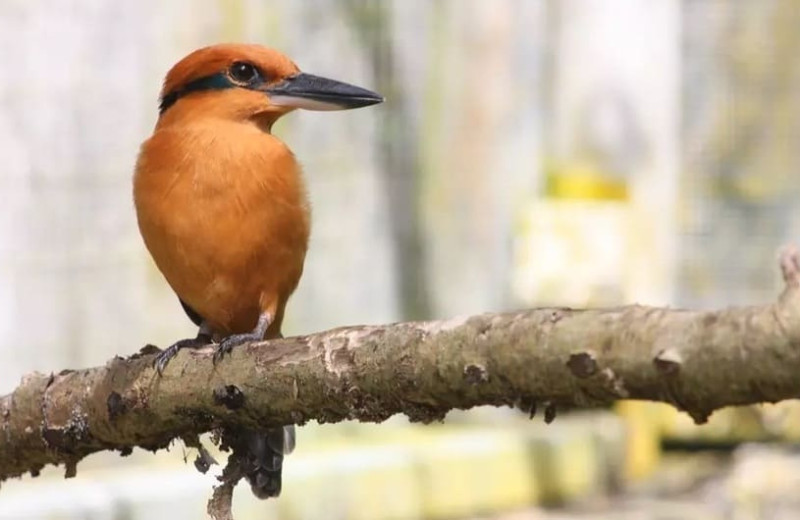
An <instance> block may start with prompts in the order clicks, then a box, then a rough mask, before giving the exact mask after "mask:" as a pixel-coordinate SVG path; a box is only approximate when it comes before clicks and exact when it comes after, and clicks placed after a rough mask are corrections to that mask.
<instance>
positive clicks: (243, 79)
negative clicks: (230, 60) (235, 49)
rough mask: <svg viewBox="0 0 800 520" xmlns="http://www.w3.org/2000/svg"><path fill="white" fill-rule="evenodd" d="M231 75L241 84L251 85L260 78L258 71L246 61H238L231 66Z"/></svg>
mask: <svg viewBox="0 0 800 520" xmlns="http://www.w3.org/2000/svg"><path fill="white" fill-rule="evenodd" d="M229 74H230V76H231V78H233V80H234V81H238V82H240V83H250V82H251V81H253V80H254V79H256V78H257V77H258V76H259V73H258V69H256V68H255V67H254V66H253V65H252V64H250V63H247V62H244V61H237V62H236V63H234V64H233V65H231V68H230V71H229Z"/></svg>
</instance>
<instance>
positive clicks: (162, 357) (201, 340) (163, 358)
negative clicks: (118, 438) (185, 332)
mask: <svg viewBox="0 0 800 520" xmlns="http://www.w3.org/2000/svg"><path fill="white" fill-rule="evenodd" d="M210 341H211V338H210V337H208V336H206V335H203V334H199V335H198V336H197V337H196V338H188V339H182V340H180V341H176V342H175V343H173V344H172V345H170V346H169V347H167V348H165V349H164V350H162V351H161V352H159V353H158V354H156V357H155V359H154V360H153V367H155V369H156V372H158V375H159V376H160V375H161V374H162V373H163V372H164V369H165V368H167V365H168V364H169V362H170V361H171V360H172V358H174V357H175V355H176V354H177V353H178V351H180V350H181V349H184V348H198V347H202V346H205V345H207V344H208V343H209V342H210Z"/></svg>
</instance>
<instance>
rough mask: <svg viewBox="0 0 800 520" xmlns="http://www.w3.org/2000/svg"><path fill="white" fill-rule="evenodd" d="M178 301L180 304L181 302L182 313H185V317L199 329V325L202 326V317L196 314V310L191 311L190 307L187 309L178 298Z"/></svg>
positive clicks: (183, 302) (184, 303)
mask: <svg viewBox="0 0 800 520" xmlns="http://www.w3.org/2000/svg"><path fill="white" fill-rule="evenodd" d="M178 301H180V302H181V307H183V310H184V312H185V313H186V315H187V316H189V319H190V320H192V323H194V324H195V325H197V326H198V327H199V326H200V325H202V324H203V317H202V316H200V315H199V314H198V313H197V311H196V310H194V309H192V308H191V307H189V306H188V305H187V304H186V302H185V301H183V300H181V299H180V298H178Z"/></svg>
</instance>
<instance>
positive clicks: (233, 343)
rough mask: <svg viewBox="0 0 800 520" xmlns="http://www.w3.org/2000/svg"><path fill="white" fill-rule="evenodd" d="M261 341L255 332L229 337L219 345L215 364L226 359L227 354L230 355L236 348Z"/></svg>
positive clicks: (215, 355) (215, 353)
mask: <svg viewBox="0 0 800 520" xmlns="http://www.w3.org/2000/svg"><path fill="white" fill-rule="evenodd" d="M261 339H263V338H262V337H261V336H260V335H259V334H256V333H253V332H247V333H245V334H233V335H231V336H228V337H227V338H225V339H223V340H222V341H221V342H220V343H219V346H218V347H217V350H216V351H215V352H214V364H215V365H216V364H217V362H218V361H219V360H221V359H222V358H223V357H225V354H230V353H231V351H232V350H233V348H234V347H238V346H239V345H244V344H245V343H250V342H251V341H260V340H261Z"/></svg>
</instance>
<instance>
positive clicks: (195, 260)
mask: <svg viewBox="0 0 800 520" xmlns="http://www.w3.org/2000/svg"><path fill="white" fill-rule="evenodd" d="M231 126H232V127H229V128H224V125H215V127H214V128H207V127H205V126H202V125H200V126H197V127H193V128H182V129H165V130H159V131H157V132H156V133H155V134H154V135H153V137H152V138H151V139H150V140H148V141H146V142H145V143H144V144H143V146H142V150H141V153H140V156H139V161H138V163H137V169H136V175H135V178H134V201H135V204H136V210H137V216H138V221H139V228H140V230H141V233H142V236H143V238H144V240H145V243H146V245H147V248H148V250H149V251H150V253H151V254H152V256H153V259H154V260H155V262H156V265H157V266H158V268H159V269H160V270H161V272H162V273H163V274H164V276H165V277H166V279H167V281H168V282H169V284H170V285H171V286H172V288H173V289H174V290H175V292H176V293H177V294H178V296H179V297H180V298H181V299H182V300H183V301H185V302H186V303H187V304H188V305H189V306H190V307H192V308H193V309H194V310H195V311H197V312H198V313H199V314H200V315H201V316H202V317H203V318H204V319H206V320H208V321H209V322H210V324H211V325H212V327H214V328H215V329H216V330H218V331H221V332H240V331H245V330H249V329H250V328H252V326H253V325H254V324H255V321H256V320H257V317H258V314H259V313H260V312H263V311H265V310H268V309H265V308H264V307H265V306H273V307H274V306H275V305H280V306H282V305H283V304H285V301H286V299H288V297H289V295H290V294H291V293H292V292H293V291H294V289H295V287H296V286H297V283H298V281H299V279H300V275H301V274H302V269H303V261H304V259H305V253H306V249H307V246H308V236H309V210H308V201H307V197H306V193H305V188H304V185H303V181H302V177H301V174H300V171H299V167H298V165H297V163H296V161H295V159H294V156H293V154H292V153H291V151H289V149H288V148H287V147H286V146H285V145H284V144H283V143H281V142H280V141H279V140H278V139H277V138H275V137H273V136H271V135H269V134H266V133H264V132H261V131H260V130H258V129H257V128H256V127H254V126H253V127H250V126H249V125H248V126H245V125H231ZM269 310H274V309H269Z"/></svg>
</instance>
